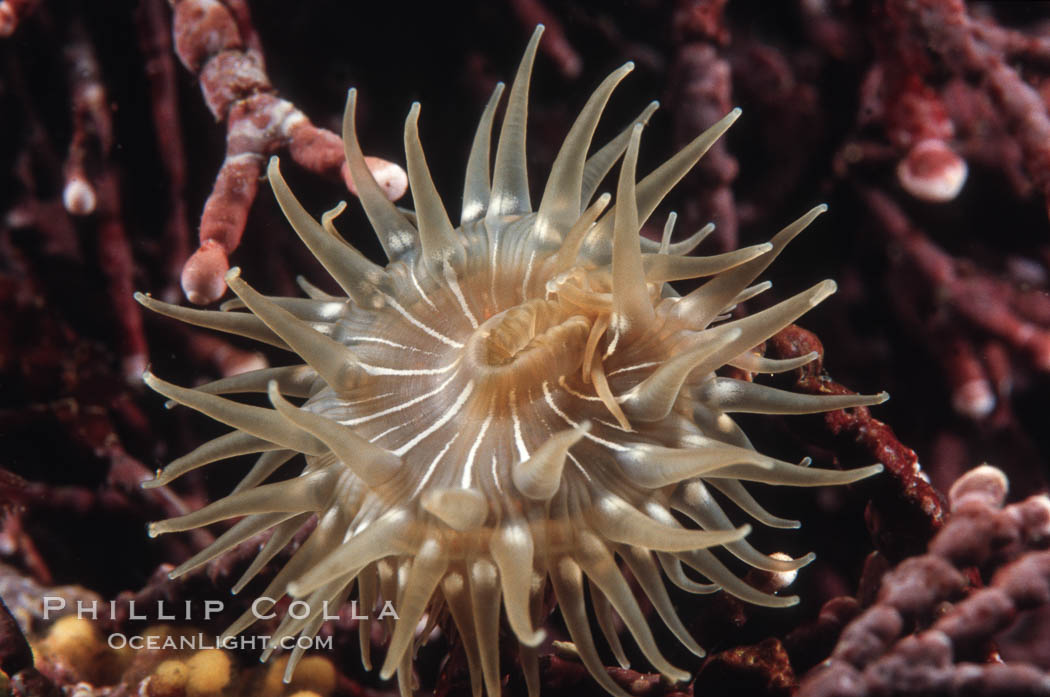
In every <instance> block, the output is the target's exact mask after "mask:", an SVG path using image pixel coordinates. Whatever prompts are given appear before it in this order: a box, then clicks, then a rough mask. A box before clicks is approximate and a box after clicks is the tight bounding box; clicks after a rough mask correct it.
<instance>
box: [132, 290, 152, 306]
mask: <svg viewBox="0 0 1050 697" xmlns="http://www.w3.org/2000/svg"><path fill="white" fill-rule="evenodd" d="M131 297H133V298H135V302H137V303H138V304H139V305H142V306H143V307H149V301H150V300H151V299H152V298H150V296H149V294H148V293H142V292H140V291H135V293H134V295H132V296H131Z"/></svg>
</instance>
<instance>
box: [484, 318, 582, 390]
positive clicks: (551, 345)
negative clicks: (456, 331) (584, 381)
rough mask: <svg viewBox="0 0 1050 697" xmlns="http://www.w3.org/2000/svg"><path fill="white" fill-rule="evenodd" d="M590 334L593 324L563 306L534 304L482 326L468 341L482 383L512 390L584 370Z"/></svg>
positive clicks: (488, 320) (490, 319)
mask: <svg viewBox="0 0 1050 697" xmlns="http://www.w3.org/2000/svg"><path fill="white" fill-rule="evenodd" d="M590 329H591V320H590V319H588V318H587V317H584V316H583V315H578V314H570V313H569V312H567V311H566V309H565V307H564V306H563V305H562V304H560V303H558V302H554V301H549V300H540V299H536V300H529V301H527V302H524V303H522V304H520V305H515V306H514V307H512V308H510V309H507V310H504V311H503V312H500V313H499V314H496V315H493V316H492V317H490V318H489V319H487V320H486V321H485V322H484V323H483V324H482V325H481V326H480V327H478V328H477V329H476V330H475V331H474V333H473V334H472V335H471V337H470V339H469V340H468V342H467V349H466V350H467V359H468V361H469V362H470V364H471V367H472V368H473V371H472V372H474V374H475V377H476V378H477V379H480V380H482V381H484V382H486V383H489V382H491V383H493V384H503V383H506V387H507V388H514V387H517V386H518V385H517V383H518V382H519V381H529V380H536V381H541V380H551V379H557V378H558V377H559V376H561V375H565V374H568V373H570V372H572V371H574V370H578V369H579V367H580V363H581V361H582V360H583V349H584V346H585V344H586V342H587V335H588V334H589V333H590ZM536 384H538V382H537V383H536Z"/></svg>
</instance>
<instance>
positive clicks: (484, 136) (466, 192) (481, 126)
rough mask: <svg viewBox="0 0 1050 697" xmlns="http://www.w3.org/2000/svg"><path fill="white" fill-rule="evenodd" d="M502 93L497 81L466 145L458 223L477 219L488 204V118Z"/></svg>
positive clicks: (489, 133) (483, 213)
mask: <svg viewBox="0 0 1050 697" xmlns="http://www.w3.org/2000/svg"><path fill="white" fill-rule="evenodd" d="M501 96H503V83H502V82H497V83H496V88H495V89H494V90H492V96H491V97H489V101H488V104H486V105H485V111H483V112H482V113H481V121H480V122H479V123H478V130H477V131H475V133H474V142H473V143H472V144H471V146H470V157H468V158H467V175H466V181H465V182H464V184H463V211H462V213H460V216H459V224H460V225H466V224H467V223H472V222H474V221H475V220H478V219H479V218H481V217H482V216H483V215H485V211H486V210H487V209H488V207H489V195H490V194H491V188H490V187H491V182H490V179H489V148H490V147H491V144H492V121H493V118H495V116H496V106H497V105H498V104H499V100H500V97H501Z"/></svg>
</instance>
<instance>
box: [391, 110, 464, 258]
mask: <svg viewBox="0 0 1050 697" xmlns="http://www.w3.org/2000/svg"><path fill="white" fill-rule="evenodd" d="M405 158H406V164H407V165H408V181H409V187H410V188H411V189H412V198H413V200H414V201H415V203H416V227H417V228H418V229H419V244H420V246H421V247H422V250H423V258H424V259H425V260H426V262H427V264H428V265H429V266H430V269H431V272H432V273H435V274H436V275H437V277H438V278H440V277H441V273H440V269H441V268H442V264H443V263H453V264H458V263H461V262H462V260H463V246H462V243H461V242H460V241H459V238H458V237H457V236H456V233H455V230H453V228H452V222H451V221H450V220H449V219H448V213H447V212H446V211H445V204H443V203H442V202H441V197H440V196H438V192H437V187H435V186H434V180H433V178H432V177H431V176H430V168H429V167H427V160H426V157H425V156H424V155H423V145H422V143H420V142H419V102H414V103H413V104H412V108H411V109H410V110H409V112H408V118H407V119H405Z"/></svg>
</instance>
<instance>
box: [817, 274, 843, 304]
mask: <svg viewBox="0 0 1050 697" xmlns="http://www.w3.org/2000/svg"><path fill="white" fill-rule="evenodd" d="M838 289H839V284H837V283H835V282H834V281H832V280H831V279H830V278H829V279H826V280H824V281H821V282H820V283H818V284H817V285H815V286H814V287H813V296H812V298H811V299H810V307H816V306H817V305H819V304H820V303H822V302H824V301H825V300H826V299H827V298H828V297H830V296H832V295H834V294H835V291H837V290H838Z"/></svg>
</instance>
